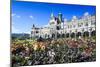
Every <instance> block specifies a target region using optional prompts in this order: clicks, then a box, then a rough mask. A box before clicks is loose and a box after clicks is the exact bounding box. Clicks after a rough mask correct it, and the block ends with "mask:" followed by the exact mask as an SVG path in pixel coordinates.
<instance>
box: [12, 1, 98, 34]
mask: <svg viewBox="0 0 100 67" xmlns="http://www.w3.org/2000/svg"><path fill="white" fill-rule="evenodd" d="M11 11H12V33H29V32H30V31H31V28H32V25H33V24H35V25H36V26H38V27H42V26H44V25H47V24H48V23H49V20H50V14H51V13H52V12H53V13H54V15H55V16H57V15H58V13H62V14H63V18H66V19H67V20H70V19H71V18H72V17H73V16H77V17H78V18H79V17H82V16H83V14H84V13H86V12H88V13H89V14H90V15H95V14H96V7H95V6H83V5H72V4H55V3H53V4H50V3H41V2H23V1H12V8H11Z"/></svg>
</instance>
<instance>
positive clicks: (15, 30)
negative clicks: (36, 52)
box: [12, 26, 20, 33]
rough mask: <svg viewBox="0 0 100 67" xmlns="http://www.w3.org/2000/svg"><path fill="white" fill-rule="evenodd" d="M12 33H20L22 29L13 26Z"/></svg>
mask: <svg viewBox="0 0 100 67" xmlns="http://www.w3.org/2000/svg"><path fill="white" fill-rule="evenodd" d="M12 33H20V30H18V29H17V28H15V27H14V26H12Z"/></svg>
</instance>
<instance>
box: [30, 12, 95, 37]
mask: <svg viewBox="0 0 100 67" xmlns="http://www.w3.org/2000/svg"><path fill="white" fill-rule="evenodd" d="M95 35H96V16H95V15H89V14H88V13H85V14H84V15H83V16H82V17H81V18H77V17H76V16H73V17H72V20H70V21H69V20H67V19H65V18H63V15H62V14H61V13H59V14H58V17H55V16H54V14H53V13H52V14H51V17H50V21H49V24H48V25H47V26H46V27H42V28H37V27H35V26H34V25H33V27H32V31H31V37H36V38H38V37H42V38H61V37H67V38H69V37H71V38H73V37H79V36H81V37H85V36H87V37H91V36H95Z"/></svg>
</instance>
